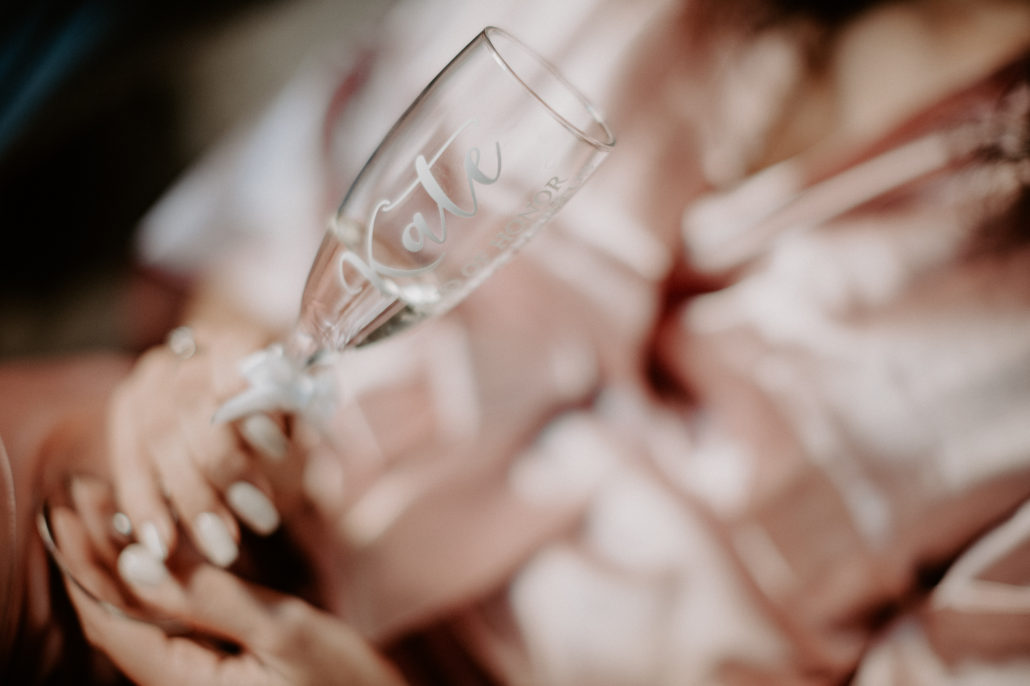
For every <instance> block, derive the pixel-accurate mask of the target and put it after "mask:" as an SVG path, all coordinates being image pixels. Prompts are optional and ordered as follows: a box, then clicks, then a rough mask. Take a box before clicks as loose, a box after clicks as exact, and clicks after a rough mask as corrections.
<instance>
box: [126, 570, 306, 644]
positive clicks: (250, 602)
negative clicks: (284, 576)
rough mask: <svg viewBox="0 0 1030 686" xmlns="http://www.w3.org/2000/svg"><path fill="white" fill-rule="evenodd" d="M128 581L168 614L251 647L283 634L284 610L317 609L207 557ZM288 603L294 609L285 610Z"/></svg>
mask: <svg viewBox="0 0 1030 686" xmlns="http://www.w3.org/2000/svg"><path fill="white" fill-rule="evenodd" d="M126 581H127V582H129V583H130V585H131V586H132V590H133V593H135V594H136V595H137V596H138V597H139V598H140V599H141V600H143V601H144V602H145V603H146V604H147V605H149V606H150V607H151V608H152V609H154V610H156V611H157V612H159V613H161V614H163V615H165V616H167V617H168V618H169V619H172V620H176V621H178V622H179V623H181V624H183V625H185V626H189V627H191V628H192V629H193V630H195V631H198V632H201V633H205V634H209V635H211V636H214V637H217V638H221V639H225V640H228V641H231V642H233V643H236V644H238V645H240V646H244V647H247V648H250V649H252V650H261V649H264V648H268V647H270V646H272V645H274V643H273V641H278V640H280V638H281V636H282V633H283V631H282V629H283V627H282V626H277V621H278V618H279V617H280V616H282V615H284V614H290V616H294V614H299V615H304V614H305V613H315V612H316V611H315V610H314V608H312V607H311V606H309V605H307V603H305V602H303V601H302V600H300V599H297V598H295V597H293V596H288V595H284V594H281V593H277V592H276V591H272V590H270V589H267V588H264V587H261V586H257V585H255V584H251V583H249V582H246V581H244V580H242V579H240V578H239V577H237V576H235V575H234V574H232V573H231V572H228V571H225V570H224V569H221V568H219V567H215V566H213V565H209V564H205V563H198V564H197V565H195V566H193V567H191V568H189V569H187V570H185V571H184V572H181V573H179V574H178V575H177V577H176V576H172V575H166V576H164V578H163V579H150V580H146V581H145V582H144V583H133V579H126ZM286 607H289V609H290V610H291V612H290V613H286V611H285V608H286Z"/></svg>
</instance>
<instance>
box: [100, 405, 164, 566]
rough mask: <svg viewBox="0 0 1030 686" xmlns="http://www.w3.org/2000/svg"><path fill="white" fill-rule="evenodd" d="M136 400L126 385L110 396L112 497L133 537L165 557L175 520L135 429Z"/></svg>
mask: <svg viewBox="0 0 1030 686" xmlns="http://www.w3.org/2000/svg"><path fill="white" fill-rule="evenodd" d="M136 403H137V401H136V399H135V398H134V397H133V395H132V393H131V387H130V388H128V389H119V390H118V391H116V392H115V393H114V395H113V397H112V400H111V406H110V411H109V413H108V435H109V436H110V438H111V443H110V450H111V460H112V464H113V465H114V469H113V470H112V481H113V483H114V488H115V497H116V499H117V501H118V504H119V506H120V508H121V509H122V511H124V512H125V514H126V515H128V517H129V521H130V522H132V527H133V530H134V532H135V534H136V537H137V539H138V540H139V541H140V542H142V543H143V544H144V545H146V546H147V547H148V548H150V549H151V551H152V552H153V553H154V555H156V556H157V557H159V558H161V559H165V558H166V557H167V556H168V554H169V552H170V551H171V550H174V548H175V543H176V528H175V522H174V521H173V519H172V515H171V513H170V512H169V511H168V504H167V503H166V502H165V498H164V495H163V494H162V492H161V487H160V484H159V481H158V475H157V473H156V472H155V471H154V469H153V465H152V463H151V456H150V455H149V453H148V451H147V450H146V448H145V446H144V444H143V442H142V441H140V440H139V439H138V437H137V434H136V433H135V430H136V429H137V427H138V424H137V422H138V415H137V414H136V412H135V411H134V406H135V405H136Z"/></svg>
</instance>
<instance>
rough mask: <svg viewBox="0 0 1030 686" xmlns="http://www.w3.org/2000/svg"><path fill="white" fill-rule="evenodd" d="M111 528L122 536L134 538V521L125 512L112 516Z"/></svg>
mask: <svg viewBox="0 0 1030 686" xmlns="http://www.w3.org/2000/svg"><path fill="white" fill-rule="evenodd" d="M111 528H112V529H114V530H115V533H117V534H119V535H121V536H125V537H129V536H132V520H131V519H129V515H127V514H125V513H124V512H115V513H114V515H112V516H111Z"/></svg>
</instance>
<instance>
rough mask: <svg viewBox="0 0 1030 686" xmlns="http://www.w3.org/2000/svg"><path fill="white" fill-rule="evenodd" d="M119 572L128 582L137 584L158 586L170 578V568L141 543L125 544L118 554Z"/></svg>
mask: <svg viewBox="0 0 1030 686" xmlns="http://www.w3.org/2000/svg"><path fill="white" fill-rule="evenodd" d="M118 574H119V575H121V577H122V579H124V580H125V581H126V583H129V584H133V585H136V586H157V585H159V584H160V583H162V582H163V581H164V580H165V579H166V578H168V570H167V569H165V566H164V564H163V563H162V562H161V560H158V559H157V558H156V557H154V555H153V554H152V553H151V552H150V550H148V549H147V547H146V546H144V545H142V544H140V543H131V544H129V545H127V546H125V549H124V550H122V552H121V554H119V555H118Z"/></svg>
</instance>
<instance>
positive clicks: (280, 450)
mask: <svg viewBox="0 0 1030 686" xmlns="http://www.w3.org/2000/svg"><path fill="white" fill-rule="evenodd" d="M240 433H242V434H243V438H244V439H245V440H246V441H247V443H249V444H250V445H251V446H252V447H253V448H254V449H255V450H257V451H258V452H260V453H261V454H263V455H264V456H265V457H267V458H269V459H270V460H275V461H276V462H279V461H281V460H284V459H286V455H287V454H288V453H289V451H290V443H289V441H288V440H287V439H286V436H285V435H284V434H283V432H282V430H281V429H280V428H279V426H278V425H277V424H276V423H275V422H274V421H272V420H271V418H269V417H268V416H267V415H263V414H252V415H250V416H249V417H247V418H246V419H244V420H243V421H242V422H241V423H240Z"/></svg>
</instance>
